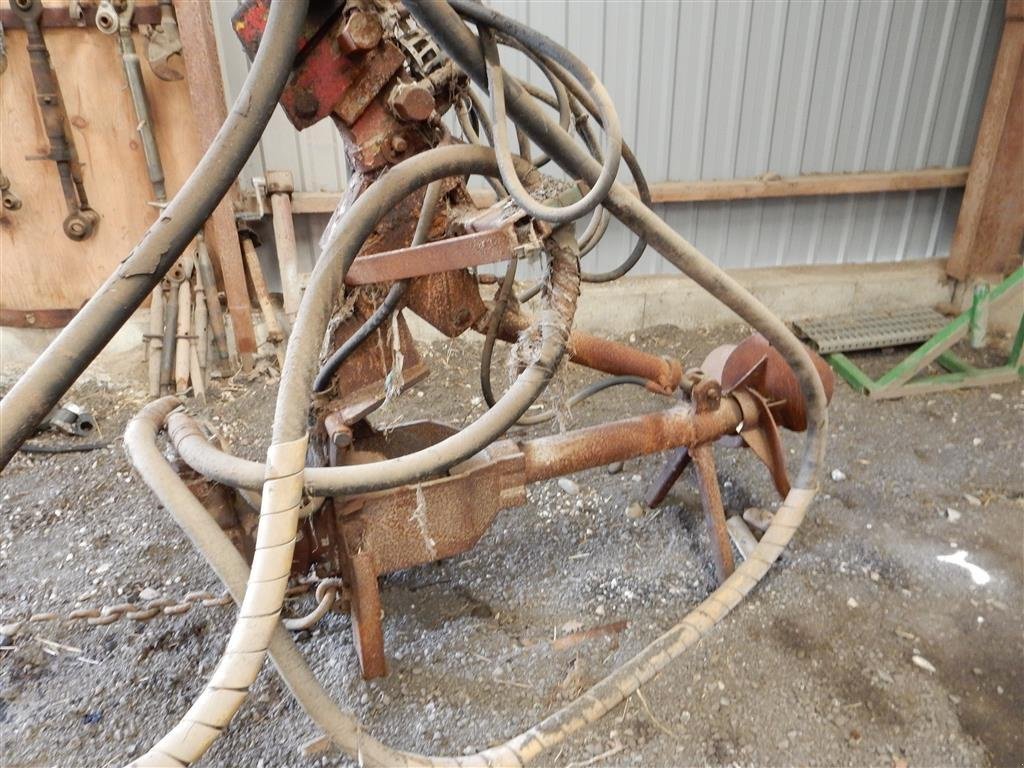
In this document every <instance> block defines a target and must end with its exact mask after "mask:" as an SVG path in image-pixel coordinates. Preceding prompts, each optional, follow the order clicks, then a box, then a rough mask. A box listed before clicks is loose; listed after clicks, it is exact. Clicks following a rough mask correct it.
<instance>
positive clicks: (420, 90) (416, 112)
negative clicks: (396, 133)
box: [388, 83, 434, 122]
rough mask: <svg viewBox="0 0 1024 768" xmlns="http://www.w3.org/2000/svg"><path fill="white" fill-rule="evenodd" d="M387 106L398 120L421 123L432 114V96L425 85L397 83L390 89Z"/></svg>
mask: <svg viewBox="0 0 1024 768" xmlns="http://www.w3.org/2000/svg"><path fill="white" fill-rule="evenodd" d="M388 105H389V106H390V107H391V111H392V112H394V113H395V116H396V117H397V118H398V119H399V120H408V121H410V122H422V121H423V120H426V119H427V118H429V117H430V116H431V115H432V114H433V113H434V94H432V93H431V92H430V89H429V88H427V87H426V86H425V85H419V84H418V83H399V84H398V85H396V86H395V87H394V88H392V89H391V95H390V96H389V97H388Z"/></svg>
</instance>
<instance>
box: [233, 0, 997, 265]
mask: <svg viewBox="0 0 1024 768" xmlns="http://www.w3.org/2000/svg"><path fill="white" fill-rule="evenodd" d="M491 4H492V5H493V6H494V7H496V8H497V9H498V10H500V11H502V12H503V13H506V14H509V15H511V16H514V17H515V18H518V19H521V20H523V21H525V22H526V23H528V24H530V25H532V26H534V27H537V28H538V29H540V30H541V31H543V32H545V33H546V34H548V35H550V36H551V37H552V38H554V39H555V40H557V41H559V42H561V43H563V44H566V45H568V47H569V48H570V49H572V50H573V51H574V52H575V53H576V54H577V55H579V56H580V57H581V58H582V59H583V60H584V61H586V62H587V63H588V64H590V66H591V67H593V68H594V69H595V71H597V72H598V74H599V75H600V76H601V78H602V80H603V81H604V82H605V84H606V85H607V87H608V90H609V92H610V93H611V96H612V98H613V99H614V100H615V103H616V104H617V105H618V108H619V115H620V118H621V120H622V125H623V131H624V134H625V136H626V138H627V140H628V141H629V142H630V143H631V144H632V145H633V146H634V147H635V149H636V152H637V155H638V156H639V159H640V161H641V163H642V165H643V167H644V169H645V171H646V172H647V174H648V177H649V179H650V180H651V181H666V180H691V179H727V178H741V177H750V176H757V175H761V174H779V175H782V176H789V175H796V174H802V173H803V174H806V173H831V172H855V171H865V170H901V169H917V168H923V167H928V166H951V165H963V164H967V163H968V162H969V161H970V155H971V149H972V147H973V145H974V140H975V135H976V133H977V128H978V122H979V119H980V114H981V109H982V106H983V103H984V98H985V93H986V90H987V88H988V81H989V77H990V75H991V70H992V65H993V62H994V58H995V53H996V49H997V46H998V42H999V35H1000V31H1001V29H1002V19H1003V1H1002V0H682V1H679V2H673V1H672V0H532V1H531V0H500V1H499V2H493V3H491ZM213 6H214V8H215V11H214V15H215V20H214V21H215V25H216V27H217V30H218V37H219V45H220V50H221V58H222V69H223V76H224V79H225V83H226V86H227V87H226V90H227V92H228V95H229V98H231V97H233V96H234V94H235V93H237V92H238V89H239V87H240V85H241V83H242V80H243V79H244V77H245V73H246V71H247V67H248V64H247V62H246V60H245V57H244V56H243V55H242V53H241V49H240V47H239V46H238V44H237V43H236V42H235V39H234V35H233V33H232V31H231V27H230V15H231V12H232V10H233V7H234V4H233V3H232V2H215V3H213ZM508 65H509V69H510V70H511V71H512V72H513V73H515V74H517V75H521V76H528V77H529V78H530V79H531V80H533V81H535V82H537V83H538V84H540V85H545V83H544V81H543V79H542V78H540V77H539V75H538V73H537V72H536V70H535V68H534V67H533V66H532V64H529V63H528V62H526V61H525V59H523V58H521V57H518V56H515V55H511V54H510V55H509V58H508ZM267 169H269V170H277V169H290V170H291V171H292V172H293V173H294V175H295V179H296V187H297V188H298V189H300V190H307V191H323V190H339V189H341V188H342V187H343V185H344V179H345V170H344V169H345V163H344V159H343V156H342V151H341V143H340V141H339V139H338V136H337V133H336V131H335V130H334V128H333V127H332V126H331V125H330V123H329V121H324V122H322V123H321V124H319V125H317V126H314V127H313V128H311V129H309V130H307V131H305V132H303V133H302V134H297V133H296V132H295V131H294V129H293V128H292V127H291V125H290V124H289V123H288V121H287V119H286V118H285V117H284V116H283V115H282V114H281V112H280V109H279V110H278V112H277V114H276V115H275V117H274V119H273V121H272V123H271V126H270V128H269V129H268V132H267V134H266V136H265V137H264V140H263V142H262V143H261V145H260V147H259V149H258V150H257V151H256V152H255V153H254V156H253V157H252V158H251V160H250V162H249V163H248V165H247V166H246V170H245V174H244V176H243V183H246V184H248V183H251V181H250V180H251V178H252V177H253V176H259V175H262V174H263V172H264V171H265V170H267ZM622 177H623V178H627V174H626V172H625V171H623V175H622ZM960 197H961V195H960V192H959V191H946V190H941V191H925V192H916V193H915V192H909V193H889V194H879V195H857V196H854V195H850V196H842V197H822V198H801V199H793V200H751V201H740V202H733V203H698V204H673V205H667V206H659V207H658V212H659V213H660V214H661V215H662V216H664V217H666V218H667V220H668V221H669V222H670V223H671V224H672V226H673V227H674V228H675V229H677V230H678V231H679V232H680V233H682V234H683V235H684V236H686V237H687V238H689V239H691V240H692V241H693V242H694V243H695V244H696V245H697V246H698V247H699V248H701V249H702V250H703V251H704V252H705V253H706V254H707V255H708V256H710V257H711V258H712V259H714V260H715V261H716V262H717V263H719V264H721V265H722V266H725V267H727V268H737V267H754V266H771V265H794V264H831V263H842V262H872V261H877V262H892V261H902V260H907V259H923V258H933V257H936V256H942V255H945V254H946V253H947V252H948V248H949V242H950V238H951V235H952V231H953V226H954V224H955V220H956V213H957V210H958V208H959V204H960ZM325 223H326V217H323V216H305V217H301V218H300V221H299V223H298V225H297V230H298V231H297V234H298V237H299V241H300V248H301V249H302V251H303V253H302V254H301V258H302V259H303V261H304V262H305V263H306V265H307V266H309V265H311V264H312V262H313V259H314V258H315V254H316V252H317V242H318V240H319V235H320V232H321V231H322V229H323V226H324V225H325ZM634 242H635V238H634V236H633V235H632V233H630V232H628V231H625V230H624V228H622V227H620V226H618V225H617V224H616V225H613V226H612V227H611V228H610V230H609V232H608V234H607V235H606V237H605V239H604V241H602V243H601V245H600V247H599V248H598V250H597V251H596V252H595V253H594V254H593V255H592V256H590V257H588V258H589V259H590V260H591V264H590V265H589V268H590V269H592V270H595V271H596V270H602V269H608V268H610V267H612V266H613V265H614V264H616V263H618V261H620V260H621V259H622V258H623V257H624V256H625V254H626V253H627V252H628V249H629V248H630V247H631V246H632V244H633V243H634ZM269 266H270V265H269V264H268V267H269ZM271 271H272V270H271ZM667 271H669V269H668V268H666V265H665V264H664V262H663V261H662V260H661V259H660V258H658V257H657V256H656V255H655V254H648V255H647V256H646V257H645V258H644V260H643V261H642V262H641V263H640V264H639V265H638V267H637V269H636V274H658V273H662V272H667Z"/></svg>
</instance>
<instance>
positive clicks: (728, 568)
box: [690, 443, 735, 584]
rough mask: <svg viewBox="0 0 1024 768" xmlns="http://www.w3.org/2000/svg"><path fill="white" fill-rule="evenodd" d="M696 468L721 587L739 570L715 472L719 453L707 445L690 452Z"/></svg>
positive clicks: (705, 520) (699, 446)
mask: <svg viewBox="0 0 1024 768" xmlns="http://www.w3.org/2000/svg"><path fill="white" fill-rule="evenodd" d="M690 455H691V456H692V457H693V465H694V469H696V470H697V487H698V488H699V489H700V500H701V505H702V506H703V507H704V522H705V524H706V525H707V527H708V535H709V536H710V537H711V550H712V554H713V556H714V558H715V575H716V576H717V577H718V583H719V584H721V583H722V582H723V581H725V580H726V579H727V578H729V576H731V575H732V572H733V570H734V569H735V563H734V562H733V558H732V543H731V542H730V540H729V529H728V528H726V525H725V507H724V506H723V505H722V493H721V491H720V490H719V488H718V472H717V470H716V469H715V454H714V452H713V449H712V448H711V446H710V445H709V444H707V443H704V444H701V445H698V446H694V448H693V449H692V450H691V451H690Z"/></svg>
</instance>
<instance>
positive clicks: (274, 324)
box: [239, 231, 284, 345]
mask: <svg viewBox="0 0 1024 768" xmlns="http://www.w3.org/2000/svg"><path fill="white" fill-rule="evenodd" d="M239 234H240V236H241V238H242V252H243V253H244V254H245V266H246V267H247V268H248V269H249V279H250V280H252V288H253V291H254V292H255V293H256V301H257V302H259V305H260V312H262V313H263V322H264V323H266V324H267V340H268V341H270V342H271V343H273V344H275V345H276V344H277V343H278V342H281V341H284V331H283V330H282V329H281V324H280V323H279V322H278V321H277V312H276V310H275V309H274V303H273V302H272V301H271V300H270V291H268V290H267V281H266V280H264V279H263V269H262V268H261V267H260V257H259V254H257V253H256V243H254V242H253V237H252V235H251V234H250V233H247V232H245V231H242V232H240V233H239Z"/></svg>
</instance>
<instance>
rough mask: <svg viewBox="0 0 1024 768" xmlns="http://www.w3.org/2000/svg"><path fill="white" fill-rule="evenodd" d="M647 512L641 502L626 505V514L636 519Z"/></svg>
mask: <svg viewBox="0 0 1024 768" xmlns="http://www.w3.org/2000/svg"><path fill="white" fill-rule="evenodd" d="M645 514H646V512H644V508H643V505H641V504H640V502H637V501H634V502H633V503H632V504H630V505H629V506H628V507H626V516H627V517H631V518H633V519H634V520H636V519H637V518H641V517H643V516H644V515H645Z"/></svg>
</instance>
